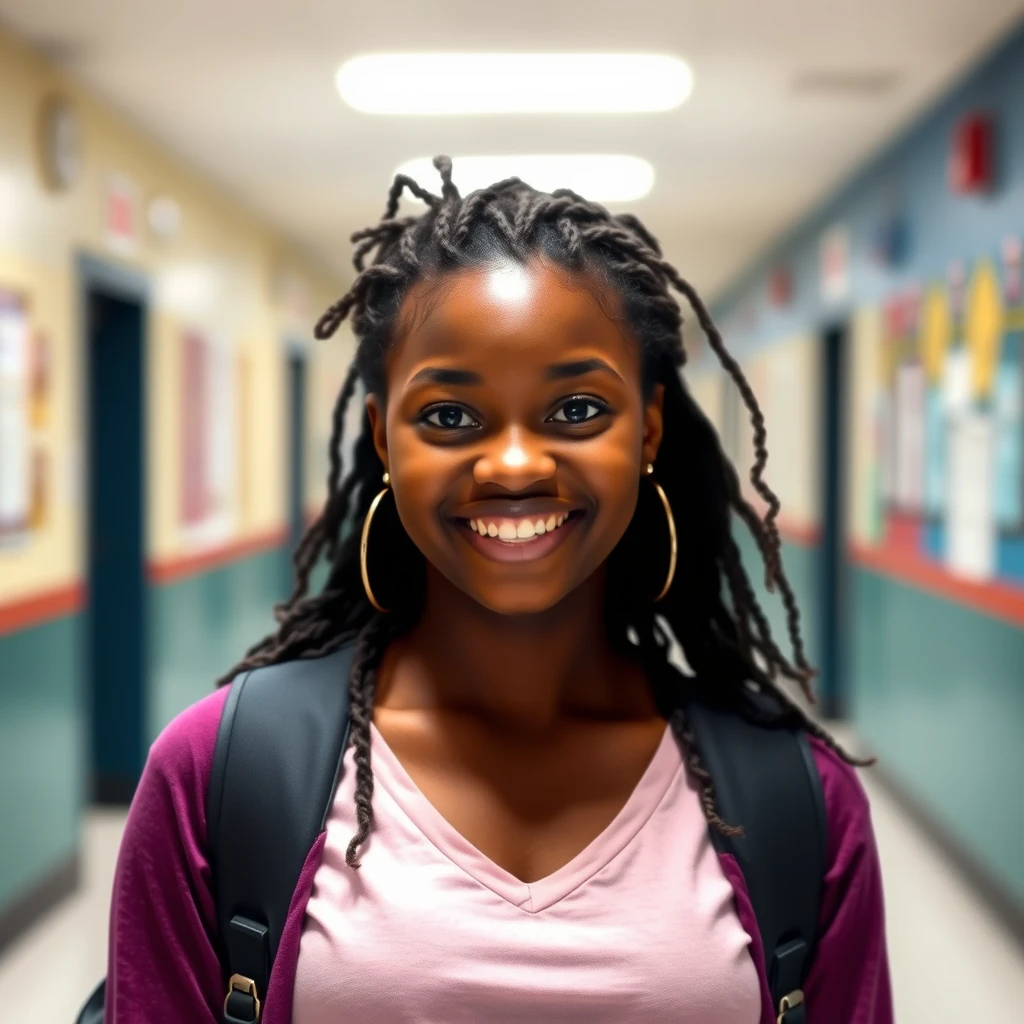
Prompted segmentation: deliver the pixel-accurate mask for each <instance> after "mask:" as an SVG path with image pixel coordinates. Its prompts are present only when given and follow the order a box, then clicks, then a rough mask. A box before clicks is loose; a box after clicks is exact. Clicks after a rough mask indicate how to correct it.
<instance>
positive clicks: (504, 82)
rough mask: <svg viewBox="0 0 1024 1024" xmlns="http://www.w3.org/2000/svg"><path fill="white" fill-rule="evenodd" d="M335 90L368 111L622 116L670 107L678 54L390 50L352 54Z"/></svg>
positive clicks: (678, 81)
mask: <svg viewBox="0 0 1024 1024" xmlns="http://www.w3.org/2000/svg"><path fill="white" fill-rule="evenodd" d="M337 85H338V92H340V93H341V97H342V99H343V100H344V101H345V102H346V103H347V104H348V105H349V106H351V107H354V108H355V109H356V110H359V111H361V112H363V113H365V114H625V113H641V112H652V111H663V110H673V109H674V108H675V107H678V106H680V105H681V104H682V103H684V102H685V101H686V99H687V97H688V96H689V95H690V91H691V90H692V88H693V75H692V73H691V71H690V68H689V66H688V65H687V64H686V63H685V62H684V61H681V60H679V58H677V57H666V56H660V55H657V54H642V53H608V54H602V53H394V54H377V55H367V56H364V57H355V58H354V59H352V60H350V61H348V62H346V63H345V64H343V65H342V66H341V68H340V70H339V71H338V76H337Z"/></svg>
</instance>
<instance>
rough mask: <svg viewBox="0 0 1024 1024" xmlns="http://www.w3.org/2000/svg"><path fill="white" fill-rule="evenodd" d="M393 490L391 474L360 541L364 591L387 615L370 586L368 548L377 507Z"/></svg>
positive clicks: (367, 517)
mask: <svg viewBox="0 0 1024 1024" xmlns="http://www.w3.org/2000/svg"><path fill="white" fill-rule="evenodd" d="M390 488H391V475H390V474H389V473H385V474H384V489H383V490H382V491H381V492H380V493H379V494H378V495H377V497H375V498H374V499H373V501H372V502H371V503H370V511H369V512H367V513H366V518H365V519H364V520H363V535H362V537H360V539H359V571H360V573H361V574H362V577H363V590H365V591H366V599H367V600H368V601H369V602H370V604H372V605H373V607H374V608H376V609H377V611H379V612H382V613H384V614H387V611H388V609H387V608H385V607H384V606H383V605H381V603H380V602H379V601H378V600H377V598H376V597H375V596H374V594H373V587H371V586H370V573H369V571H368V570H367V567H366V562H367V558H366V555H367V548H368V547H369V544H370V524H371V523H372V522H373V514H374V512H376V511H377V506H378V505H379V504H380V503H381V501H382V500H383V499H384V496H385V495H386V494H387V493H388V491H389V490H390Z"/></svg>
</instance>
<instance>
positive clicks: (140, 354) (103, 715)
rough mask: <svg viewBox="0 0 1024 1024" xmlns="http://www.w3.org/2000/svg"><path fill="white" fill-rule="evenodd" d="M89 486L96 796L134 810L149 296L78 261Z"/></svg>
mask: <svg viewBox="0 0 1024 1024" xmlns="http://www.w3.org/2000/svg"><path fill="white" fill-rule="evenodd" d="M79 278H80V282H81V288H82V300H83V301H82V306H83V326H84V330H85V346H84V352H85V363H86V366H85V370H86V372H85V379H86V394H85V398H86V413H85V422H86V440H87V458H86V480H87V481H88V530H87V538H86V550H87V567H88V578H87V587H88V613H87V616H86V619H87V638H86V650H87V655H86V657H87V669H88V672H87V675H88V680H89V684H88V687H89V688H88V692H89V715H90V737H89V738H90V743H89V750H90V769H91V771H90V774H91V782H92V785H91V790H92V792H91V796H92V799H93V800H94V801H96V802H97V803H103V804H125V803H128V802H130V800H131V798H132V795H133V794H134V792H135V785H136V782H137V781H138V778H139V775H140V774H141V771H142V766H143V763H144V760H145V749H146V718H145V712H146V701H145V692H146V661H147V646H146V624H147V617H146V571H145V552H146V540H145V508H144V489H145V481H144V456H145V423H146V416H145V402H146V372H145V352H146V338H145V332H146V311H147V289H146V284H145V282H144V281H143V280H141V279H138V278H136V276H135V275H132V274H130V273H129V272H127V271H123V270H121V269H119V268H116V267H112V266H110V265H108V264H105V263H102V262H100V261H98V260H95V259H93V258H91V257H82V258H81V259H80V260H79Z"/></svg>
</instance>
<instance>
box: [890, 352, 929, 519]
mask: <svg viewBox="0 0 1024 1024" xmlns="http://www.w3.org/2000/svg"><path fill="white" fill-rule="evenodd" d="M924 397H925V388H924V371H923V370H922V368H921V367H920V366H918V365H913V364H912V365H910V366H901V367H900V368H899V369H898V370H897V372H896V422H895V442H896V451H895V480H894V485H895V494H894V498H895V503H896V505H897V506H898V507H899V509H900V510H901V511H903V512H911V513H918V512H921V511H922V509H923V507H924V476H925V473H924V469H925V466H924V462H925V460H924V456H925V446H924V405H925V402H924Z"/></svg>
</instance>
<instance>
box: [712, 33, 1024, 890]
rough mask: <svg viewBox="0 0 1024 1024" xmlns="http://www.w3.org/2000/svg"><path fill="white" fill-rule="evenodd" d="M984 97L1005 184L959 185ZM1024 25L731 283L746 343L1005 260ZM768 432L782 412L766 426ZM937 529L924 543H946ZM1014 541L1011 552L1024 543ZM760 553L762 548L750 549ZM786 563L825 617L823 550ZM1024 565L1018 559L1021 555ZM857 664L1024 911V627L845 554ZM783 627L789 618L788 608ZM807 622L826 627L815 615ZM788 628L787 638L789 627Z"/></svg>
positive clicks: (877, 704)
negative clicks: (890, 242) (962, 154)
mask: <svg viewBox="0 0 1024 1024" xmlns="http://www.w3.org/2000/svg"><path fill="white" fill-rule="evenodd" d="M976 109H980V110H983V111H987V112H989V113H990V114H992V115H993V117H994V121H995V125H996V146H997V163H998V179H999V181H998V187H997V188H996V189H995V191H994V192H993V193H992V194H991V195H989V196H984V197H969V198H965V197H958V196H955V195H954V194H952V193H951V192H950V190H949V188H948V185H947V168H948V160H949V151H950V145H951V139H952V135H953V131H954V127H955V125H956V123H957V121H958V120H959V118H960V117H961V116H962V115H964V114H966V113H968V112H971V111H974V110H976ZM1021 111H1024V32H1020V33H1018V34H1017V35H1016V36H1015V37H1013V38H1012V39H1011V40H1010V41H1009V42H1008V43H1006V44H1005V45H1003V46H1002V47H1001V48H1000V49H999V50H998V51H997V52H996V53H995V54H993V55H992V56H991V58H990V59H989V60H988V61H986V62H985V64H984V66H982V67H981V68H980V69H978V70H977V71H975V72H974V73H972V75H971V76H970V77H969V78H968V79H967V80H966V81H965V82H964V83H963V84H962V85H961V86H960V87H959V88H957V89H956V90H955V91H954V93H953V94H951V95H950V96H949V97H947V98H946V99H944V100H943V101H942V102H941V103H940V104H938V105H937V106H936V108H935V109H934V110H933V111H931V112H930V113H929V114H928V115H927V116H925V117H924V118H923V119H922V120H921V121H920V122H919V123H918V124H917V125H916V126H915V127H913V128H912V129H911V130H910V131H908V132H907V133H906V134H905V135H904V136H903V137H902V138H901V139H900V140H899V141H897V142H896V143H895V144H894V145H892V146H890V147H889V148H888V149H887V150H886V151H885V152H883V153H882V154H881V155H880V156H878V157H877V158H876V159H875V160H873V161H872V162H871V163H870V165H869V166H867V167H866V168H864V169H863V170H862V171H861V172H859V173H858V174H857V175H856V176H855V177H854V178H853V179H852V180H851V181H850V182H849V183H848V184H847V185H846V186H844V187H843V188H842V189H840V190H839V191H838V192H837V193H836V194H835V195H834V196H833V197H832V198H830V199H829V200H828V201H827V202H826V203H825V204H823V205H822V206H821V207H820V208H819V209H818V210H816V211H815V212H814V213H813V214H812V215H811V216H809V217H808V218H807V219H806V220H805V221H804V223H802V224H800V225H799V226H798V227H797V228H796V229H795V230H794V231H792V232H791V233H790V234H789V235H788V236H787V237H785V238H784V239H782V240H781V241H780V242H779V244H778V245H777V246H776V247H774V248H773V249H772V250H771V251H770V252H768V253H766V254H764V256H763V257H762V258H760V259H759V260H757V261H756V263H755V264H754V265H753V266H752V267H751V268H750V269H749V270H748V271H747V272H746V273H745V274H743V275H741V277H740V278H739V279H738V280H737V281H736V282H735V284H734V285H733V286H732V287H731V288H730V289H728V290H727V292H726V293H725V294H724V296H722V298H721V300H720V301H719V302H718V304H717V309H716V316H717V318H718V320H719V322H720V323H722V325H723V327H724V332H725V334H726V337H727V338H728V341H729V345H730V347H731V348H732V349H733V351H735V352H738V353H744V352H749V351H751V350H753V349H755V348H758V347H760V346H770V345H771V344H772V343H773V342H774V341H776V340H781V339H785V338H788V337H792V336H794V335H796V334H806V333H807V332H809V331H810V332H821V331H822V330H823V329H824V328H825V327H826V326H827V325H828V324H830V323H831V322H833V321H835V320H837V319H839V318H841V317H843V316H845V315H848V314H849V313H851V312H852V311H854V310H855V309H859V308H863V307H865V306H877V305H881V304H882V303H884V301H885V300H886V299H887V298H889V297H891V296H893V295H894V294H897V293H899V292H900V291H902V290H903V289H905V288H906V287H907V286H908V285H913V284H917V285H922V286H927V285H928V284H930V283H932V282H942V281H945V280H946V275H947V271H948V267H949V265H950V263H951V262H952V261H959V262H960V263H962V264H963V266H964V267H965V268H966V269H967V270H968V272H969V270H970V268H971V267H972V266H973V265H974V264H976V262H977V261H978V260H979V259H982V258H990V259H992V260H993V261H995V262H996V265H997V266H998V265H999V260H1000V248H1001V245H1002V242H1003V240H1004V239H1005V238H1006V237H1007V236H1008V235H1015V236H1017V237H1021V236H1024V116H1022V114H1021ZM892 204H895V205H896V207H898V209H899V210H900V211H901V213H902V215H903V217H904V219H905V225H906V229H907V241H908V249H907V252H906V256H905V259H904V261H903V262H902V263H901V264H899V265H897V266H896V267H894V268H885V267H882V266H880V265H879V264H878V263H877V262H876V261H875V259H874V257H873V247H874V243H875V240H876V238H877V235H878V232H879V230H880V228H881V226H882V225H883V223H884V222H885V220H886V216H887V213H888V211H889V210H890V209H891V208H892ZM837 223H841V224H843V225H844V226H845V227H846V228H847V229H848V230H849V234H850V245H851V250H850V254H849V260H850V264H849V272H850V277H849V281H850V287H849V292H848V295H847V297H846V298H844V299H843V300H842V301H840V302H839V303H838V305H835V306H831V305H829V304H828V303H827V302H826V301H825V300H823V298H822V297H821V294H820V285H819V281H820V277H819V244H820V239H821V235H822V233H823V232H824V231H825V230H826V229H828V228H829V227H831V226H832V225H834V224H837ZM780 263H784V264H786V265H788V266H789V268H790V270H791V272H792V275H793V282H794V298H793V301H792V303H791V304H790V305H789V306H788V307H786V308H783V309H779V308H773V307H772V306H771V304H770V302H769V299H768V288H767V281H768V275H769V273H770V271H771V269H772V268H773V267H775V266H777V265H779V264H780ZM768 427H769V436H770V432H771V424H770V423H769V424H768ZM942 543H943V540H942V537H941V536H940V535H939V534H938V533H937V532H935V531H932V533H931V534H928V535H927V537H926V542H925V546H926V547H927V548H928V549H929V550H931V549H937V548H941V546H942ZM1022 548H1024V545H1021V544H1019V543H1018V544H1017V546H1016V547H1014V546H1012V545H1010V544H1009V542H1008V544H1007V546H1004V547H1003V549H1002V550H1001V551H1000V559H1001V565H1000V568H1001V570H1003V571H1004V572H1009V569H1008V567H1007V565H1005V564H1002V563H1004V562H1006V560H1007V559H1010V560H1013V559H1016V558H1017V556H1018V554H1019V549H1022ZM744 554H745V557H746V559H747V564H748V566H750V567H751V570H752V571H754V569H755V568H756V567H758V561H757V559H756V552H753V550H752V548H751V546H750V545H745V550H744ZM786 554H787V559H786V563H787V569H788V571H789V573H790V576H791V579H792V581H793V584H794V589H795V590H796V592H797V595H798V597H799V599H800V604H801V606H802V608H803V609H804V610H805V613H811V614H813V609H814V608H815V596H816V586H815V577H814V569H813V563H814V561H815V554H814V552H813V551H807V550H804V551H800V552H799V553H798V552H797V551H796V550H795V549H793V548H787V553H786ZM1014 564H1016V563H1015V562H1014ZM845 597H846V601H847V609H848V612H847V615H846V619H845V623H844V625H845V629H846V640H847V642H846V656H845V658H844V668H845V674H846V677H847V679H848V682H849V687H850V690H849V693H848V694H847V695H846V696H847V699H848V700H849V702H850V703H851V705H852V714H853V718H854V721H855V723H856V726H857V729H858V732H859V733H860V734H861V736H862V737H863V739H864V740H866V741H867V743H868V744H869V745H870V746H871V747H872V748H873V749H874V750H875V751H876V752H877V753H878V754H879V755H880V757H881V758H882V760H883V761H884V763H885V764H886V765H887V767H888V768H889V770H890V772H891V773H892V774H893V776H894V777H896V778H897V779H898V780H899V781H900V783H901V784H902V785H903V786H904V787H905V788H906V789H907V790H908V791H910V792H911V793H912V794H914V795H915V796H916V797H918V798H919V799H920V801H921V802H922V804H923V805H924V806H925V807H926V808H927V809H928V810H929V812H930V813H931V815H932V817H933V818H934V819H935V820H936V821H937V822H939V823H940V824H941V825H942V826H943V827H944V828H945V829H946V830H947V832H948V833H950V834H951V835H952V836H953V837H954V838H955V839H956V840H957V842H958V843H959V845H960V846H961V847H962V848H964V849H965V850H967V851H968V852H969V854H970V855H971V856H972V857H973V858H974V859H975V860H976V862H977V863H978V864H979V865H980V866H981V867H982V868H983V869H985V870H987V871H988V873H989V874H990V875H991V876H992V877H993V878H994V879H995V880H996V881H997V882H998V883H1001V885H1002V886H1003V887H1004V889H1005V891H1007V892H1008V893H1009V894H1011V896H1016V897H1017V898H1018V899H1019V900H1020V904H1021V907H1022V908H1024V856H1022V855H1021V850H1024V800H1022V799H1021V796H1020V788H1019V787H1020V785H1021V783H1022V781H1024V683H1022V676H1024V630H1021V629H1019V628H1017V627H1015V626H1012V625H1009V624H1007V623H1004V622H1001V621H996V620H994V619H991V618H989V617H986V616H985V615H983V614H981V613H980V612H976V611H974V610H972V609H971V608H969V607H967V606H965V605H960V604H954V603H951V602H950V601H947V600H945V599H943V598H940V597H938V596H935V595H932V594H929V593H926V592H925V591H923V590H921V589H920V588H916V587H914V586H911V585H909V584H903V583H901V582H899V581H898V580H896V579H893V578H890V577H889V576H888V575H880V574H878V573H876V572H873V571H870V570H868V569H867V568H863V567H857V566H849V567H848V570H847V579H846V587H845ZM772 622H773V626H774V627H775V628H776V629H777V630H779V631H780V633H781V636H784V635H785V634H784V632H781V630H782V618H781V615H780V612H779V610H778V609H777V608H776V610H775V612H774V614H773V616H772ZM807 632H808V635H810V636H814V635H815V632H816V631H815V630H814V627H813V624H810V623H809V624H808V629H807ZM780 639H781V637H780Z"/></svg>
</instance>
